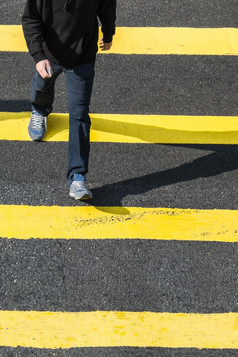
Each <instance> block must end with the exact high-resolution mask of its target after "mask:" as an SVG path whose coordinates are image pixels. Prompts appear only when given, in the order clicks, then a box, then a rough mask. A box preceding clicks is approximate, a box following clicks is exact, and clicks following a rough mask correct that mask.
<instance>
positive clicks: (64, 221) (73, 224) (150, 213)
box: [0, 205, 238, 242]
mask: <svg viewBox="0 0 238 357" xmlns="http://www.w3.org/2000/svg"><path fill="white" fill-rule="evenodd" d="M0 222H1V225H0V237H2V238H17V239H30V238H40V239H46V238H51V239H59V238H62V239H160V240H191V241H220V242H237V241H238V211H230V210H191V209H170V208H142V207H93V206H81V207H60V206H23V205H22V206H21V205H20V206H15V205H1V206H0Z"/></svg>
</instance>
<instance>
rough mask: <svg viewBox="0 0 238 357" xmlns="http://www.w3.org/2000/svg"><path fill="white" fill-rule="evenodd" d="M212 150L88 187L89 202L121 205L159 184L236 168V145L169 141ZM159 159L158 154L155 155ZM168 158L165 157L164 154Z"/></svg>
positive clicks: (191, 178) (102, 204)
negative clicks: (155, 169)
mask: <svg viewBox="0 0 238 357" xmlns="http://www.w3.org/2000/svg"><path fill="white" fill-rule="evenodd" d="M171 146H181V147H187V148H190V149H191V148H193V149H199V150H212V151H213V152H212V153H210V154H208V155H206V156H203V157H199V158H198V159H195V160H194V161H192V162H189V163H185V164H183V165H181V166H178V167H174V168H172V169H168V170H164V171H158V172H154V173H152V174H148V175H145V176H141V177H136V178H132V179H127V180H123V181H121V182H117V183H113V184H107V185H104V186H101V187H96V188H94V189H92V192H93V195H94V198H93V200H92V201H91V202H90V203H91V204H93V205H95V206H97V205H100V206H104V205H106V206H108V205H114V206H121V205H122V200H123V198H124V197H126V196H128V195H132V196H133V195H139V194H144V193H147V192H148V191H150V190H153V189H157V188H159V187H163V186H169V185H173V184H177V183H180V182H185V181H190V180H195V179H198V178H200V177H204V178H206V177H212V176H217V175H220V174H222V173H224V172H231V171H234V170H237V169H238V145H227V146H226V145H171ZM158 160H159V158H158ZM168 160H169V157H168Z"/></svg>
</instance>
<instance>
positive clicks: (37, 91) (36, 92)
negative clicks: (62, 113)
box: [31, 63, 62, 116]
mask: <svg viewBox="0 0 238 357" xmlns="http://www.w3.org/2000/svg"><path fill="white" fill-rule="evenodd" d="M51 66H52V69H53V75H52V77H51V78H42V77H41V76H40V74H39V73H38V72H37V71H35V74H34V77H33V80H32V87H31V104H32V110H33V111H34V110H35V111H37V112H38V113H40V114H42V115H44V116H48V115H49V114H50V113H51V112H52V109H53V101H54V86H55V81H56V79H57V77H58V76H59V74H60V73H61V72H62V67H60V66H58V65H56V64H54V63H51Z"/></svg>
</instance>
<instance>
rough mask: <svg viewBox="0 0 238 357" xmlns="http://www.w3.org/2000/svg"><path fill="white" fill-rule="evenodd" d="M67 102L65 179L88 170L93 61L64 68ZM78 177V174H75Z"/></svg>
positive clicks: (71, 178)
mask: <svg viewBox="0 0 238 357" xmlns="http://www.w3.org/2000/svg"><path fill="white" fill-rule="evenodd" d="M65 77H66V84H67V89H68V104H69V146H68V171H67V180H68V183H69V184H71V183H72V181H73V180H74V175H75V174H81V175H85V174H86V173H87V172H88V160H89V151H90V137H89V134H90V125H91V122H90V117H89V104H90V99H91V94H92V87H93V79H94V63H91V64H83V65H80V66H77V67H76V68H74V69H70V70H69V69H65ZM77 177H78V176H77Z"/></svg>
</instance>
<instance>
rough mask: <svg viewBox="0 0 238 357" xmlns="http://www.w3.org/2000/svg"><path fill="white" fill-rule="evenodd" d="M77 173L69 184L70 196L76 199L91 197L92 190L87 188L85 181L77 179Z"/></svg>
mask: <svg viewBox="0 0 238 357" xmlns="http://www.w3.org/2000/svg"><path fill="white" fill-rule="evenodd" d="M78 176H82V175H78V174H75V175H74V181H73V182H72V183H71V185H70V192H69V195H70V197H73V198H75V199H76V200H88V199H90V198H92V197H93V195H92V192H91V191H90V190H89V189H88V188H87V185H86V181H85V179H84V180H81V179H80V180H78Z"/></svg>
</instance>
